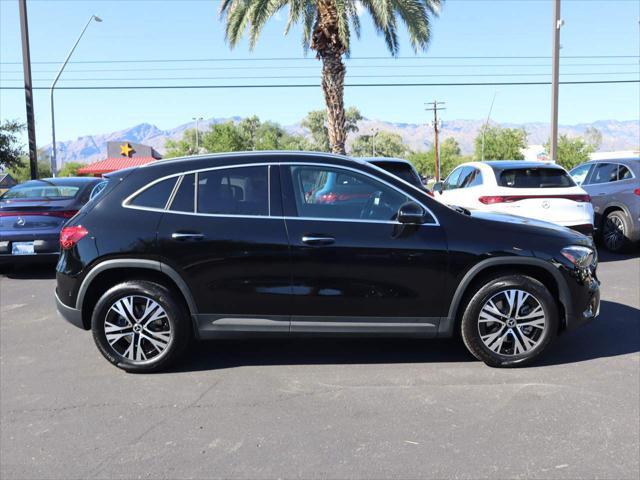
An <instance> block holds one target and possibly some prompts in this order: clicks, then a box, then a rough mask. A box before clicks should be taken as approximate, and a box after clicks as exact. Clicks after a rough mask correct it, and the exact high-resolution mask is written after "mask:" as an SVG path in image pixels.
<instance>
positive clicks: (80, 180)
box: [20, 177, 101, 187]
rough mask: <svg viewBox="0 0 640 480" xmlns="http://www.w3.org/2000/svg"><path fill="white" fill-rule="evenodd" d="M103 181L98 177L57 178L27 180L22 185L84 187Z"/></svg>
mask: <svg viewBox="0 0 640 480" xmlns="http://www.w3.org/2000/svg"><path fill="white" fill-rule="evenodd" d="M98 180H101V179H100V178H97V177H56V178H39V179H36V180H27V181H26V182H23V183H21V184H20V185H34V186H35V185H60V186H65V185H68V186H72V187H82V186H84V185H87V184H88V183H94V182H96V181H98Z"/></svg>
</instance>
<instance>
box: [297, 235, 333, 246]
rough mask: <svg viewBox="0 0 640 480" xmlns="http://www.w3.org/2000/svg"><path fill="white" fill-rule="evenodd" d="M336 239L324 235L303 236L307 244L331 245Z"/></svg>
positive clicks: (303, 241)
mask: <svg viewBox="0 0 640 480" xmlns="http://www.w3.org/2000/svg"><path fill="white" fill-rule="evenodd" d="M335 241H336V239H335V238H333V237H322V236H315V235H304V236H303V237H302V243H306V244H307V245H331V244H332V243H335Z"/></svg>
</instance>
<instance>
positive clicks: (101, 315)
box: [91, 280, 191, 372]
mask: <svg viewBox="0 0 640 480" xmlns="http://www.w3.org/2000/svg"><path fill="white" fill-rule="evenodd" d="M91 329H92V331H93V339H94V340H95V343H96V345H97V346H98V349H99V350H100V352H101V353H102V355H104V357H105V358H106V359H107V360H109V361H110V362H111V363H113V364H114V365H116V366H117V367H119V368H122V369H123V370H126V371H128V372H152V371H157V370H161V369H164V368H166V367H167V366H169V365H170V364H171V363H172V362H173V361H175V360H176V359H177V358H178V357H179V356H180V354H181V353H182V352H183V351H184V349H185V347H186V345H187V343H188V340H189V336H190V331H191V330H190V324H189V315H188V312H187V311H186V308H185V307H184V306H183V305H182V303H181V302H180V301H178V299H177V298H175V296H174V294H173V293H172V292H171V291H170V290H169V289H168V288H166V287H165V286H163V285H159V284H157V283H154V282H149V281H142V280H141V281H129V282H124V283H121V284H119V285H116V286H114V287H112V288H110V289H109V290H108V291H107V292H106V293H105V294H104V295H103V296H102V297H101V298H100V299H99V300H98V303H97V304H96V306H95V308H94V311H93V315H92V318H91Z"/></svg>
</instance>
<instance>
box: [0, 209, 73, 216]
mask: <svg viewBox="0 0 640 480" xmlns="http://www.w3.org/2000/svg"><path fill="white" fill-rule="evenodd" d="M76 213H78V210H42V211H35V212H28V211H24V212H21V211H13V212H0V217H33V216H40V217H60V218H71V217H73V216H74V215H75V214H76Z"/></svg>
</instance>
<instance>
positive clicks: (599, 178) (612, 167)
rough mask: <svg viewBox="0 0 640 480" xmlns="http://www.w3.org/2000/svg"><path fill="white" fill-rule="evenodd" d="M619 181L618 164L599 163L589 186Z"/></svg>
mask: <svg viewBox="0 0 640 480" xmlns="http://www.w3.org/2000/svg"><path fill="white" fill-rule="evenodd" d="M616 181H618V164H617V163H599V164H597V165H596V167H595V169H594V170H593V173H592V174H591V179H590V180H589V184H591V185H595V184H598V183H609V182H616Z"/></svg>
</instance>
